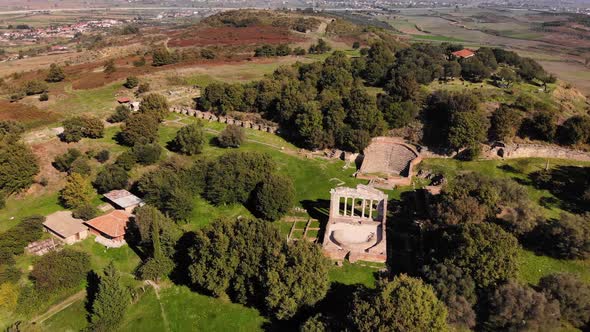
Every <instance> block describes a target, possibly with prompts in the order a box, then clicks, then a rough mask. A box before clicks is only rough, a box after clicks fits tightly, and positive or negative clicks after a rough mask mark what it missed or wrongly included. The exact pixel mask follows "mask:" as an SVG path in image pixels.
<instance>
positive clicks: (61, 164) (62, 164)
mask: <svg viewBox="0 0 590 332" xmlns="http://www.w3.org/2000/svg"><path fill="white" fill-rule="evenodd" d="M80 157H82V152H80V150H78V149H75V148H69V149H68V151H66V153H64V154H62V155H60V156H57V157H55V159H54V160H53V163H52V165H53V167H55V169H57V170H58V171H60V172H69V171H70V168H71V167H72V164H73V163H74V161H75V160H76V159H78V158H80Z"/></svg>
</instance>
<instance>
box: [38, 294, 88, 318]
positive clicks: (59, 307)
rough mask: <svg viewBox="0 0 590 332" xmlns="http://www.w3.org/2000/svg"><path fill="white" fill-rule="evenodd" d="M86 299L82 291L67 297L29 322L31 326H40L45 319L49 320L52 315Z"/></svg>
mask: <svg viewBox="0 0 590 332" xmlns="http://www.w3.org/2000/svg"><path fill="white" fill-rule="evenodd" d="M84 297H86V290H85V289H83V290H81V291H79V292H78V293H76V294H74V295H72V296H70V297H68V298H67V299H65V300H63V301H62V302H60V303H58V304H55V305H53V306H51V307H50V308H49V309H48V310H47V311H46V312H45V313H44V314H42V315H39V316H37V317H35V318H33V319H32V320H31V323H33V324H41V323H43V322H44V321H46V320H47V319H49V318H51V317H52V316H53V315H55V314H57V313H59V312H60V311H62V310H64V309H65V308H67V307H69V306H70V305H72V304H73V303H75V302H78V301H80V300H82V299H83V298H84Z"/></svg>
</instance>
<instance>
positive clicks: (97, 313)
mask: <svg viewBox="0 0 590 332" xmlns="http://www.w3.org/2000/svg"><path fill="white" fill-rule="evenodd" d="M130 303H131V295H130V292H129V290H128V289H127V288H126V287H125V286H123V285H121V281H120V276H119V272H118V271H117V270H116V269H115V265H114V264H113V262H111V263H110V264H109V265H107V266H106V267H105V269H104V271H103V275H102V276H100V281H99V284H98V290H97V292H96V296H95V298H94V301H93V302H92V310H91V313H90V328H91V330H92V331H100V332H102V331H104V332H107V331H113V330H115V329H117V328H118V327H119V325H120V324H121V321H123V317H124V316H125V311H126V309H127V307H128V306H129V304H130Z"/></svg>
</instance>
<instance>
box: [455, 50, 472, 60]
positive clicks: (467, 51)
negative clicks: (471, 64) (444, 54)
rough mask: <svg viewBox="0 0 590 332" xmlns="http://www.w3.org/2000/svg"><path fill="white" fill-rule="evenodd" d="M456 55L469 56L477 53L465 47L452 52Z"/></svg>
mask: <svg viewBox="0 0 590 332" xmlns="http://www.w3.org/2000/svg"><path fill="white" fill-rule="evenodd" d="M452 54H453V55H454V56H456V57H459V58H469V57H472V56H474V55H475V53H474V52H473V51H472V50H468V49H463V50H460V51H456V52H453V53H452Z"/></svg>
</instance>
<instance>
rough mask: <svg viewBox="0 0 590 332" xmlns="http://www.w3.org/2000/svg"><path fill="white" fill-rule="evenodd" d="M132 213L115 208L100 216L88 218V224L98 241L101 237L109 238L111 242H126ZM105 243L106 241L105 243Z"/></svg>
mask: <svg viewBox="0 0 590 332" xmlns="http://www.w3.org/2000/svg"><path fill="white" fill-rule="evenodd" d="M130 217H131V214H130V213H129V212H126V211H124V210H114V211H111V212H109V213H107V214H105V215H102V216H100V217H96V218H94V219H92V220H88V221H87V222H86V225H88V227H89V228H90V233H92V234H95V235H96V236H97V242H100V243H103V241H100V237H102V238H104V239H106V240H108V241H105V242H108V243H109V244H112V243H119V244H121V245H122V244H125V231H126V230H127V223H128V222H129V218H130ZM103 244H105V243H103Z"/></svg>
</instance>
